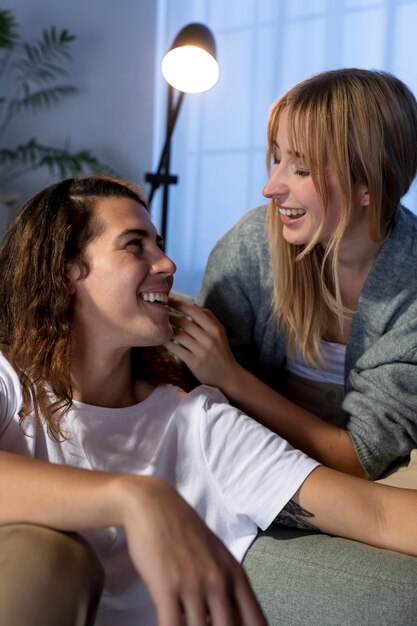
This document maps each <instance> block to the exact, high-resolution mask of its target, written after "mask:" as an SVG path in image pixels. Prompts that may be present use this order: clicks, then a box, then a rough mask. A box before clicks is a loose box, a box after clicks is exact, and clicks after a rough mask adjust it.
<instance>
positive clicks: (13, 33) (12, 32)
mask: <svg viewBox="0 0 417 626" xmlns="http://www.w3.org/2000/svg"><path fill="white" fill-rule="evenodd" d="M19 40H20V37H19V33H18V31H17V22H16V19H15V17H14V15H13V13H12V12H11V11H7V10H3V9H2V10H0V48H5V49H6V50H11V49H12V48H14V47H15V46H16V44H17V43H18V42H19Z"/></svg>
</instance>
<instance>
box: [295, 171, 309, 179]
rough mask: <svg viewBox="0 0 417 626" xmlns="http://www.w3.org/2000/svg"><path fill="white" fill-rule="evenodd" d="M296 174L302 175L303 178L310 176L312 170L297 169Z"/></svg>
mask: <svg viewBox="0 0 417 626" xmlns="http://www.w3.org/2000/svg"><path fill="white" fill-rule="evenodd" d="M294 173H295V174H296V176H301V178H305V177H306V176H310V172H309V171H308V170H302V169H296V170H295V172H294Z"/></svg>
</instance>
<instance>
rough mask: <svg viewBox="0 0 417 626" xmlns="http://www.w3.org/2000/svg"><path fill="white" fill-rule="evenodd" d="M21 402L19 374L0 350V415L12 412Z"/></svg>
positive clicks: (14, 411)
mask: <svg viewBox="0 0 417 626" xmlns="http://www.w3.org/2000/svg"><path fill="white" fill-rule="evenodd" d="M21 403H22V391H21V384H20V380H19V376H18V374H17V372H16V371H15V369H14V368H13V367H12V365H11V364H10V362H9V361H8V360H7V359H6V357H5V356H4V355H3V354H2V353H1V352H0V416H1V417H2V418H4V417H5V416H6V414H14V413H16V412H17V410H18V409H19V408H20V406H21Z"/></svg>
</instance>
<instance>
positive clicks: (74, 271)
mask: <svg viewBox="0 0 417 626" xmlns="http://www.w3.org/2000/svg"><path fill="white" fill-rule="evenodd" d="M80 276H81V272H80V268H79V267H78V265H77V264H76V263H67V264H66V265H65V283H66V285H67V290H68V293H69V294H70V296H72V295H73V294H74V293H75V292H76V291H77V281H78V280H79V279H80Z"/></svg>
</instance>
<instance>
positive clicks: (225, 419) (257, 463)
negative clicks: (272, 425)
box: [190, 387, 319, 529]
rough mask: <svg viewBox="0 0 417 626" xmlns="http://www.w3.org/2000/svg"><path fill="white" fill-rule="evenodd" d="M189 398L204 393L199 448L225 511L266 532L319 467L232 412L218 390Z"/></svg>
mask: <svg viewBox="0 0 417 626" xmlns="http://www.w3.org/2000/svg"><path fill="white" fill-rule="evenodd" d="M192 394H194V395H195V394H203V398H204V400H203V410H202V412H201V413H202V416H201V430H200V437H201V447H202V452H203V454H204V455H205V459H206V462H207V466H208V469H209V472H210V474H211V476H212V478H213V480H214V482H215V483H216V486H217V490H218V491H219V493H220V494H221V496H222V498H224V500H225V502H226V503H227V506H228V507H229V509H231V510H233V511H234V512H235V513H237V514H238V515H247V516H248V517H249V518H250V519H251V520H252V521H253V522H255V523H256V524H257V526H259V527H260V528H262V529H265V528H267V527H268V526H269V525H270V524H271V522H272V521H273V520H274V519H275V517H276V516H277V515H278V513H279V512H280V511H281V510H282V509H283V507H284V506H285V505H286V504H287V502H289V500H290V499H291V498H292V496H293V495H294V494H295V492H296V491H297V490H298V489H299V487H300V486H301V485H302V483H303V482H304V480H305V479H306V478H307V476H308V475H309V474H310V472H312V470H313V469H315V468H316V467H317V466H318V465H319V464H318V463H317V461H314V460H313V459H311V458H310V457H308V456H307V455H305V454H304V453H302V452H300V451H299V450H295V449H294V448H293V447H292V446H291V445H290V444H289V443H288V442H287V441H286V440H285V439H282V438H281V437H279V436H278V435H276V434H275V433H273V432H271V431H270V430H268V429H267V428H265V427H264V426H262V425H261V424H259V423H258V422H256V421H255V420H253V419H252V418H250V417H248V416H247V415H245V414H244V413H242V412H241V411H239V410H238V409H236V408H235V407H232V406H231V405H230V404H228V403H227V400H226V398H225V397H224V396H223V395H222V394H221V393H220V391H218V390H217V389H213V388H210V387H199V388H197V389H196V390H194V391H193V392H192ZM192 394H190V395H192Z"/></svg>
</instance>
